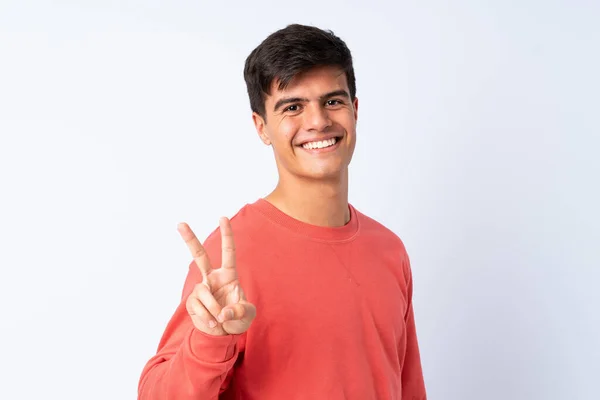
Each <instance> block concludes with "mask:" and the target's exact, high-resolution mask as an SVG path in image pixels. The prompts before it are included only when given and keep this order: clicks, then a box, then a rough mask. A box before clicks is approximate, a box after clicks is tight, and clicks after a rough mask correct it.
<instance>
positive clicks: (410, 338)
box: [401, 257, 427, 400]
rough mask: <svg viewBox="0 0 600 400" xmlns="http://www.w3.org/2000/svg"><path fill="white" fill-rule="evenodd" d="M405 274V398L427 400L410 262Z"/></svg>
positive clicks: (403, 358)
mask: <svg viewBox="0 0 600 400" xmlns="http://www.w3.org/2000/svg"><path fill="white" fill-rule="evenodd" d="M405 276H406V277H407V296H408V305H407V312H406V314H405V316H404V321H405V327H406V347H405V351H404V352H403V353H402V354H401V357H402V358H401V363H402V364H401V365H402V375H401V379H402V382H401V386H402V399H403V400H426V399H427V394H426V391H425V382H424V380H423V370H422V367H421V356H420V353H419V343H418V340H417V329H416V325H415V316H414V310H413V303H412V297H413V279H412V272H411V268H410V262H409V261H408V257H407V262H406V263H405Z"/></svg>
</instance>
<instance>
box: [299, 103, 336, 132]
mask: <svg viewBox="0 0 600 400" xmlns="http://www.w3.org/2000/svg"><path fill="white" fill-rule="evenodd" d="M331 125H333V122H332V121H331V118H330V117H329V113H328V112H327V110H326V109H325V108H324V107H321V106H319V105H312V106H310V107H307V109H306V110H305V112H304V129H306V130H307V131H316V132H324V131H325V130H327V128H329V127H330V126H331Z"/></svg>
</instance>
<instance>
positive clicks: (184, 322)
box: [138, 237, 241, 400]
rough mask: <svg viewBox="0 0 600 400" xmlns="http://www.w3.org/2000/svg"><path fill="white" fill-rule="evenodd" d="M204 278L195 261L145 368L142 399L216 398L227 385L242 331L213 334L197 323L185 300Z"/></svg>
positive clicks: (140, 389) (208, 249)
mask: <svg viewBox="0 0 600 400" xmlns="http://www.w3.org/2000/svg"><path fill="white" fill-rule="evenodd" d="M210 239H211V237H209V239H207V241H206V243H205V248H206V251H207V252H208V254H209V257H211V260H213V258H212V253H214V246H211V243H214V242H215V241H214V240H213V241H211V240H210ZM211 247H212V248H211ZM211 250H213V251H211ZM217 252H218V250H217ZM215 256H216V255H215ZM219 258H220V257H219ZM201 281H202V275H201V274H200V271H199V269H198V267H197V266H196V264H195V262H193V261H192V263H191V264H190V267H189V271H188V275H187V278H186V281H185V285H184V288H183V292H182V298H181V302H180V304H179V305H178V307H177V309H176V310H175V312H174V314H173V316H172V317H171V319H170V320H169V323H168V324H167V327H166V329H165V331H164V333H163V336H162V339H161V340H160V343H159V345H158V350H157V352H156V355H154V356H153V357H152V358H151V359H150V360H149V361H148V362H147V363H146V365H145V367H144V369H143V371H142V374H141V377H140V380H139V384H138V400H159V399H160V400H170V399H177V400H188V399H189V400H192V399H193V400H209V399H210V400H213V399H218V397H219V394H220V393H221V392H223V391H224V390H225V389H226V388H227V386H228V383H229V381H230V380H231V375H232V372H233V366H234V364H235V361H236V359H237V356H238V353H239V344H240V342H241V340H240V336H241V335H228V336H211V335H208V334H205V333H203V332H201V331H199V330H198V329H196V328H195V327H194V324H193V323H192V320H191V318H190V317H189V315H188V313H187V310H186V307H185V302H186V300H187V297H188V296H189V294H190V293H191V292H192V290H193V288H194V286H195V285H196V284H197V283H199V282H201Z"/></svg>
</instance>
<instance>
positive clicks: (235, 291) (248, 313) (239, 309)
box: [177, 217, 256, 336]
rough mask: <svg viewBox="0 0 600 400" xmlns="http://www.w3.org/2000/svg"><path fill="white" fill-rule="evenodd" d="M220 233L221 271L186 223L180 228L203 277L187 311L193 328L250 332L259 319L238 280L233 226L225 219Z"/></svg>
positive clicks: (223, 332) (216, 332) (219, 333)
mask: <svg viewBox="0 0 600 400" xmlns="http://www.w3.org/2000/svg"><path fill="white" fill-rule="evenodd" d="M219 228H220V231H221V247H222V252H223V253H222V256H221V268H215V269H213V267H212V266H211V264H210V260H209V259H208V254H206V250H205V249H204V247H203V246H202V244H201V243H200V241H199V240H198V238H197V237H196V235H195V234H194V232H193V231H192V229H191V228H190V227H189V226H188V224H186V223H180V224H179V225H178V226H177V230H178V231H179V234H180V235H181V237H182V238H183V240H184V241H185V243H186V244H187V246H188V248H189V249H190V252H191V253H192V257H194V261H195V262H196V265H197V266H198V268H199V269H200V273H201V274H202V282H201V283H198V284H197V285H196V286H195V287H194V290H193V291H192V293H191V294H190V295H189V296H188V298H187V301H186V309H187V311H188V313H189V314H190V317H191V318H192V321H193V323H194V326H195V327H196V328H197V329H199V330H201V331H202V332H204V333H207V334H209V335H215V336H224V335H235V334H240V333H243V332H245V331H247V330H248V328H249V327H250V324H251V323H252V321H253V320H254V317H255V316H256V308H255V307H254V305H252V304H250V303H249V302H248V301H246V298H245V296H244V292H243V290H242V288H241V287H240V283H239V281H238V276H237V270H236V261H235V244H234V241H233V232H232V230H231V223H230V222H229V220H228V219H227V218H225V217H223V218H221V219H220V220H219Z"/></svg>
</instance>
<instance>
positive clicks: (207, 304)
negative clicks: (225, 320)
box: [194, 284, 221, 319]
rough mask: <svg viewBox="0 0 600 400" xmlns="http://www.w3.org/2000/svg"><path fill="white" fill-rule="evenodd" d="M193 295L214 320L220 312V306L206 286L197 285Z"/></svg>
mask: <svg viewBox="0 0 600 400" xmlns="http://www.w3.org/2000/svg"><path fill="white" fill-rule="evenodd" d="M194 294H195V296H196V297H197V298H198V300H200V303H202V305H203V306H204V308H206V310H208V312H209V313H210V314H211V315H212V316H213V317H214V318H215V319H216V318H217V316H218V315H219V313H220V312H221V305H220V304H219V302H217V300H216V299H215V298H214V296H213V295H212V293H211V292H210V289H209V288H208V286H206V285H203V284H198V285H196V287H195V288H194Z"/></svg>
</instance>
